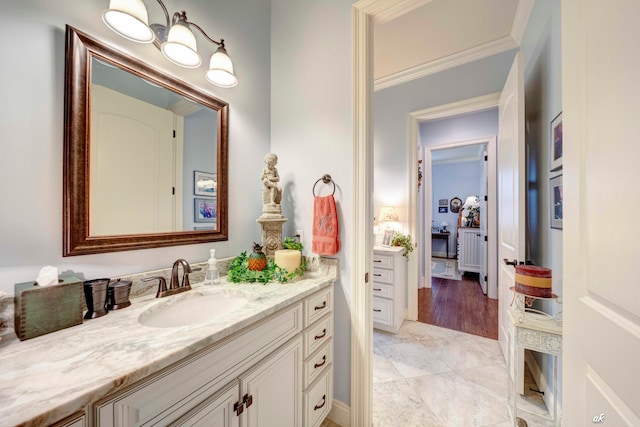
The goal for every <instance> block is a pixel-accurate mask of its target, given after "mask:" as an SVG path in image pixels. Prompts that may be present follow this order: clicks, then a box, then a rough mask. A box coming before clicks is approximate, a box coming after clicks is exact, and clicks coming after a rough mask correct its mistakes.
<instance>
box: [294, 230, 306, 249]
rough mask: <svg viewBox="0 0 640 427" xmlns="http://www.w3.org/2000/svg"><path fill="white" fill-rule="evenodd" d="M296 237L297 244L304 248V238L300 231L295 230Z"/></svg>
mask: <svg viewBox="0 0 640 427" xmlns="http://www.w3.org/2000/svg"><path fill="white" fill-rule="evenodd" d="M296 237H297V238H298V242H300V244H301V245H302V246H304V238H303V235H302V230H296Z"/></svg>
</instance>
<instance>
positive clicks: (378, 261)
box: [373, 253, 393, 269]
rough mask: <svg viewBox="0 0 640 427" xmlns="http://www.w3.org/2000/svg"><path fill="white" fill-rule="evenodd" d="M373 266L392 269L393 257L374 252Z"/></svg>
mask: <svg viewBox="0 0 640 427" xmlns="http://www.w3.org/2000/svg"><path fill="white" fill-rule="evenodd" d="M373 267H374V268H387V269H393V257H392V256H391V255H380V254H376V253H374V254H373Z"/></svg>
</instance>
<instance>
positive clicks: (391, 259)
mask: <svg viewBox="0 0 640 427" xmlns="http://www.w3.org/2000/svg"><path fill="white" fill-rule="evenodd" d="M403 252H404V249H403V248H399V247H389V248H387V247H382V246H375V247H374V248H373V327H374V328H376V329H382V330H384V331H388V332H393V333H394V334H395V333H396V332H398V330H399V329H400V326H402V322H403V321H404V308H405V305H406V298H407V296H406V295H407V261H406V260H405V258H404V257H403V256H402V253H403Z"/></svg>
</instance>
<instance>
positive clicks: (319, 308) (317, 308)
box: [313, 301, 327, 311]
mask: <svg viewBox="0 0 640 427" xmlns="http://www.w3.org/2000/svg"><path fill="white" fill-rule="evenodd" d="M323 308H327V301H322V305H316V306H315V307H313V311H316V310H322V309H323Z"/></svg>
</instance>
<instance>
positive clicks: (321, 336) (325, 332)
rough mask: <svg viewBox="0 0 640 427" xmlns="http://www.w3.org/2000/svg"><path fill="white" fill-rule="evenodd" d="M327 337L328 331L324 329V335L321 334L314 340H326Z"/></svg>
mask: <svg viewBox="0 0 640 427" xmlns="http://www.w3.org/2000/svg"><path fill="white" fill-rule="evenodd" d="M326 336H327V330H326V329H323V330H322V333H321V334H320V335H316V336H315V337H313V339H314V340H319V339H321V338H324V337H326Z"/></svg>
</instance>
